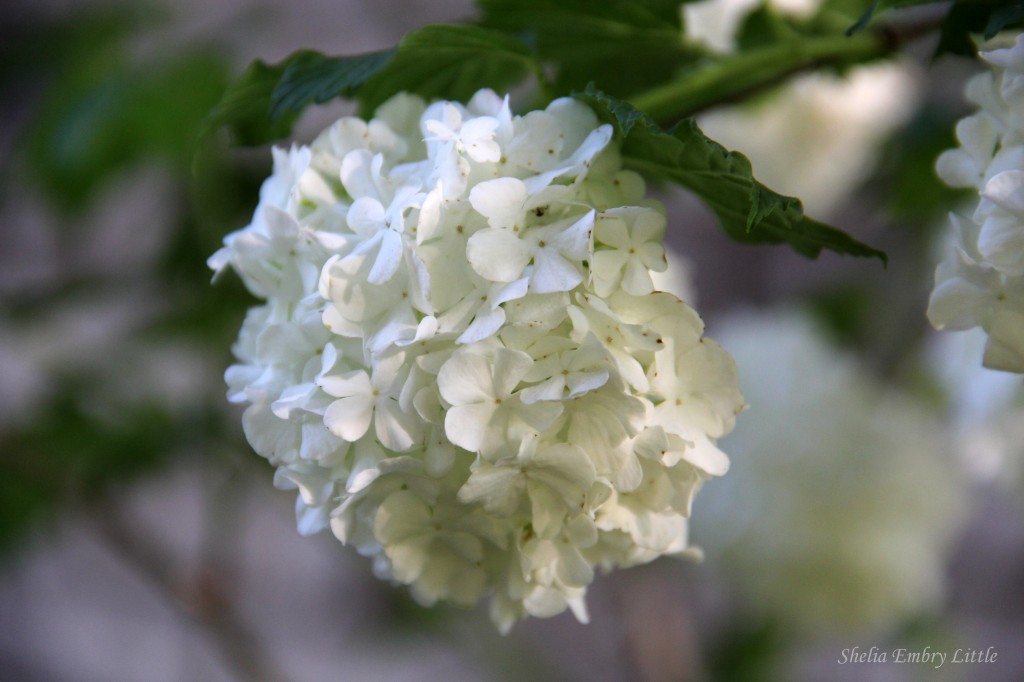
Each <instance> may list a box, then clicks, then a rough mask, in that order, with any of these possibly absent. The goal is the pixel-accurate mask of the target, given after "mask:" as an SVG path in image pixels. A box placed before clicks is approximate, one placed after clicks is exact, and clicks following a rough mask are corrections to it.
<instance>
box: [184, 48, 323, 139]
mask: <svg viewBox="0 0 1024 682" xmlns="http://www.w3.org/2000/svg"><path fill="white" fill-rule="evenodd" d="M301 54H304V53H302V52H297V53H295V54H294V55H292V56H291V57H289V58H288V59H286V60H285V61H283V62H281V63H280V64H274V65H268V64H266V63H264V62H262V61H260V60H256V61H254V62H253V63H252V64H250V65H249V68H247V69H246V70H245V73H243V74H242V75H241V77H239V79H238V80H236V81H235V82H234V83H232V84H231V85H230V86H229V87H228V88H227V90H225V91H224V94H223V95H221V98H220V101H219V102H217V104H216V106H214V107H213V108H212V109H211V110H210V113H209V115H208V116H207V117H206V122H205V124H204V126H203V137H206V136H208V135H211V134H212V133H213V132H214V131H216V130H217V129H219V128H221V127H226V128H227V129H228V134H229V137H230V138H231V141H232V142H234V143H235V144H241V145H258V144H263V143H265V142H269V141H271V140H276V139H277V138H280V137H284V136H285V135H287V134H288V133H289V132H291V129H292V124H293V123H294V122H295V118H296V117H297V113H296V112H290V113H287V114H286V113H284V112H282V113H281V114H280V115H279V117H278V118H277V119H275V120H271V118H270V106H271V101H272V98H273V94H274V88H276V87H277V84H278V83H279V82H280V81H281V77H282V76H283V75H284V72H285V71H286V70H287V68H288V64H289V63H290V62H291V60H292V59H293V58H295V57H297V56H298V55H301Z"/></svg>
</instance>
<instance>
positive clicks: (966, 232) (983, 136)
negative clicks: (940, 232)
mask: <svg viewBox="0 0 1024 682" xmlns="http://www.w3.org/2000/svg"><path fill="white" fill-rule="evenodd" d="M982 56H983V57H984V59H985V60H986V61H987V62H988V63H989V64H990V65H991V66H992V71H991V72H985V73H982V74H979V75H977V76H975V77H974V78H972V79H971V80H970V81H969V82H968V84H967V89H966V94H967V98H968V99H969V100H970V101H972V102H973V103H975V104H977V105H978V107H980V109H979V111H978V112H977V113H975V114H972V115H970V116H968V117H966V118H964V119H963V120H961V121H960V122H959V123H958V124H957V128H956V134H957V138H958V139H959V140H960V147H959V148H957V149H953V150H950V151H947V152H945V153H943V155H942V156H940V157H939V161H938V164H937V170H938V173H939V175H940V176H941V177H942V179H943V180H944V181H945V182H946V183H948V184H949V185H951V186H953V187H971V188H974V189H976V190H977V191H978V194H979V202H978V205H977V207H976V208H975V210H974V213H973V214H972V215H971V216H969V217H968V216H961V215H956V214H954V215H952V216H951V219H952V224H953V235H954V236H953V243H952V245H951V246H950V248H949V249H948V252H947V254H946V256H945V258H944V259H943V261H942V262H941V263H940V264H939V266H938V268H937V269H936V272H935V289H934V290H933V291H932V295H931V300H930V302H929V306H928V318H929V320H931V323H932V324H933V325H934V326H935V327H936V328H937V329H950V330H962V329H971V328H973V327H981V328H983V329H984V330H985V332H986V333H987V334H988V342H987V344H986V346H985V355H984V358H983V364H984V365H985V366H986V367H991V368H993V369H1000V370H1005V371H1009V372H1016V373H1024V35H1021V36H1018V38H1017V40H1016V43H1015V44H1014V46H1013V47H1009V48H1004V49H999V50H993V51H991V52H985V53H982Z"/></svg>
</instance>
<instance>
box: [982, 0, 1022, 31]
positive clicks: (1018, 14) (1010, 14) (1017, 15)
mask: <svg viewBox="0 0 1024 682" xmlns="http://www.w3.org/2000/svg"><path fill="white" fill-rule="evenodd" d="M1021 22H1024V2H1021V1H1020V0H1018V1H1017V2H1014V3H1012V4H1009V5H1002V6H1000V7H997V8H996V9H994V10H992V12H991V14H989V17H988V23H987V24H985V40H990V39H992V38H994V37H995V36H996V34H997V33H999V32H1000V31H1002V30H1004V29H1007V28H1010V27H1011V26H1017V27H1019V26H1020V24H1021Z"/></svg>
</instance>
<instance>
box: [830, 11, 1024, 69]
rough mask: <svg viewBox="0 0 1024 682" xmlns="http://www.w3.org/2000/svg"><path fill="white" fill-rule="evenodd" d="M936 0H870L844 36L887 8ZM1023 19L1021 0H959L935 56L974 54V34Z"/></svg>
mask: <svg viewBox="0 0 1024 682" xmlns="http://www.w3.org/2000/svg"><path fill="white" fill-rule="evenodd" d="M936 2H937V0H873V1H872V2H871V4H870V5H869V6H868V8H867V9H866V10H865V12H864V13H863V14H862V15H861V17H860V19H858V20H857V22H856V23H855V24H854V25H853V26H851V27H850V28H848V29H847V35H850V34H852V33H855V32H857V31H860V30H861V29H863V28H865V27H866V26H867V25H868V24H870V23H871V20H872V19H873V18H874V16H875V15H876V14H879V13H881V12H883V11H885V10H889V9H900V8H905V7H913V6H915V5H928V4H935V3H936ZM1021 22H1024V2H1021V0H959V2H954V3H952V4H951V6H950V8H949V12H947V14H946V17H945V19H944V20H943V22H942V26H941V29H940V35H939V43H938V46H937V47H936V49H935V56H936V57H938V56H940V55H943V54H947V53H948V54H957V55H962V56H965V57H973V56H975V55H976V54H977V52H978V51H977V47H976V45H975V42H974V40H973V38H972V35H973V34H983V35H984V38H985V40H988V39H990V38H992V37H994V36H995V35H996V34H997V33H999V32H1000V31H1002V30H1004V29H1008V28H1011V27H1017V26H1019V25H1020V24H1021Z"/></svg>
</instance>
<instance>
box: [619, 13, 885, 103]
mask: <svg viewBox="0 0 1024 682" xmlns="http://www.w3.org/2000/svg"><path fill="white" fill-rule="evenodd" d="M893 48H894V41H893V40H892V39H891V36H886V35H884V34H879V33H873V32H867V31H863V32H861V33H857V34H855V35H853V36H850V37H846V36H844V35H837V36H828V37H820V38H808V39H804V40H800V41H793V42H786V43H782V44H776V45H769V46H766V47H763V48H760V49H756V50H753V51H750V52H744V53H741V54H737V55H735V56H732V57H726V58H724V59H722V60H720V61H715V62H712V63H708V64H704V65H700V66H697V67H695V68H692V69H687V70H686V71H685V72H683V73H681V74H680V75H679V76H678V77H677V78H676V79H675V80H672V81H670V82H668V83H665V84H664V85H660V86H658V87H656V88H652V89H650V90H647V91H646V92H642V93H639V94H637V95H634V96H633V97H631V98H630V99H629V102H630V104H632V105H633V106H634V107H636V108H637V109H640V110H641V111H645V112H646V113H647V114H648V115H650V116H651V117H652V118H653V119H654V120H656V121H668V120H674V119H679V118H685V117H687V116H692V115H693V114H695V113H696V112H698V111H700V110H702V109H706V108H708V107H710V106H712V105H715V104H721V103H725V102H731V101H735V100H737V99H739V98H741V97H743V96H745V95H748V94H750V93H751V92H755V91H757V90H760V89H762V88H765V87H768V86H770V85H774V84H776V83H778V82H780V81H782V80H784V79H785V78H786V77H788V76H791V75H793V74H794V73H797V72H799V71H804V70H808V69H812V68H818V67H821V66H824V65H827V64H848V63H858V62H864V61H870V60H872V59H877V58H879V57H882V56H884V55H886V54H888V53H889V52H891V51H892V50H893Z"/></svg>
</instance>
